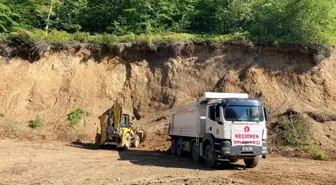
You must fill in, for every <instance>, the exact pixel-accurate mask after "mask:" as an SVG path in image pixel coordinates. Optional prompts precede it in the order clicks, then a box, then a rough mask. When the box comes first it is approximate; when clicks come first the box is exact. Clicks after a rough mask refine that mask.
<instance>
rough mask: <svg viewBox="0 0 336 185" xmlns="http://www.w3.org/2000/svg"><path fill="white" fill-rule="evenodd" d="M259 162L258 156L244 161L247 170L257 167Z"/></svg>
mask: <svg viewBox="0 0 336 185" xmlns="http://www.w3.org/2000/svg"><path fill="white" fill-rule="evenodd" d="M258 162H259V156H256V157H254V158H252V159H244V163H245V165H246V167H247V168H254V167H256V166H257V165H258Z"/></svg>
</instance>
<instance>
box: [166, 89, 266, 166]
mask: <svg viewBox="0 0 336 185" xmlns="http://www.w3.org/2000/svg"><path fill="white" fill-rule="evenodd" d="M267 120H268V113H267V109H266V108H265V107H264V105H263V103H262V101H261V100H260V99H256V98H249V96H248V94H246V93H216V92H205V93H204V95H203V96H202V97H200V98H198V99H197V100H196V101H195V102H193V103H190V104H186V105H183V106H180V107H174V108H172V109H170V111H169V130H168V134H169V136H170V138H171V149H170V150H171V153H172V154H173V155H177V156H182V155H183V154H188V155H189V156H190V157H191V158H192V159H193V160H194V161H196V162H200V161H204V163H205V165H206V166H207V167H210V168H213V167H215V166H216V165H217V164H219V163H220V162H221V161H231V162H237V161H238V160H240V159H242V160H244V163H245V165H246V166H247V167H248V168H254V167H256V166H257V164H258V161H259V158H261V157H263V158H266V155H267V144H266V139H267V129H266V122H267Z"/></svg>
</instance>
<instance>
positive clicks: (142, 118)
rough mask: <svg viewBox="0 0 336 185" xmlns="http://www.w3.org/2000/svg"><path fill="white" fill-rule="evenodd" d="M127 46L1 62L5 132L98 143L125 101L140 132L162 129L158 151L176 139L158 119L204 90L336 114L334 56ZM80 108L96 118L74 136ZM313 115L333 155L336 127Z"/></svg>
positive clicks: (0, 112)
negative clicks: (104, 117) (32, 124)
mask: <svg viewBox="0 0 336 185" xmlns="http://www.w3.org/2000/svg"><path fill="white" fill-rule="evenodd" d="M118 49H119V50H111V51H100V50H92V49H90V48H89V47H82V48H81V47H71V48H70V49H68V50H62V51H58V52H56V51H46V52H44V53H43V55H42V56H41V57H40V58H39V59H38V60H37V61H34V62H29V61H28V60H23V59H21V58H13V59H10V60H7V59H5V58H2V59H1V63H0V71H1V75H0V125H1V129H2V131H3V132H2V133H1V135H2V136H5V137H6V136H7V137H8V136H13V135H16V136H17V137H21V138H31V139H33V138H43V139H67V138H71V135H73V134H75V135H82V136H86V135H87V136H89V137H90V138H91V139H93V138H94V133H95V128H96V127H97V124H98V119H97V116H98V115H100V114H102V113H103V112H104V111H105V110H106V109H107V108H108V107H110V106H111V103H112V102H113V100H115V99H119V100H120V101H121V102H122V103H123V106H124V107H125V108H126V110H128V111H129V112H130V113H133V114H134V115H135V116H136V117H137V118H138V119H139V120H138V121H137V123H136V124H137V125H141V124H142V125H143V126H144V127H146V128H148V129H151V131H150V132H151V133H155V132H160V133H158V134H154V135H153V139H152V140H151V141H152V143H147V146H149V148H152V149H155V148H157V145H158V144H157V143H155V142H153V140H154V138H158V139H159V138H164V139H163V140H167V138H166V136H165V135H164V133H163V131H160V130H163V128H164V127H166V126H167V120H165V119H161V120H160V119H159V120H156V119H157V118H158V117H161V116H165V111H166V110H168V109H169V108H170V107H172V106H174V105H180V104H182V103H186V102H189V101H192V100H194V98H196V97H198V96H200V95H201V94H202V93H203V92H204V91H220V92H247V93H249V94H250V95H251V97H260V98H262V100H263V101H264V103H265V104H266V106H267V107H268V108H269V110H270V112H271V115H273V116H276V115H278V114H281V113H283V112H285V111H286V110H288V109H294V110H296V111H299V112H302V113H307V114H308V113H319V114H320V113H321V112H322V113H326V114H329V115H333V114H335V112H336V73H335V71H336V59H335V56H336V55H335V54H334V53H332V55H331V56H330V57H329V58H327V59H323V60H317V59H316V58H319V55H318V54H316V53H315V52H314V51H313V50H310V49H304V48H290V47H289V48H274V47H266V46H264V47H261V46H259V47H255V48H249V47H245V46H239V45H222V46H221V47H216V48H214V47H209V46H208V45H206V44H204V45H202V44H190V43H189V44H186V45H183V44H182V45H177V46H174V47H173V46H167V45H156V46H150V45H146V46H143V45H136V44H135V45H129V46H127V45H125V46H124V47H121V48H118ZM77 108H81V109H83V110H85V111H87V112H88V114H87V116H85V118H83V119H82V121H81V122H80V123H78V124H77V125H76V126H75V129H69V126H68V125H69V121H68V120H66V119H67V115H68V114H69V113H70V112H71V111H72V110H75V109H77ZM37 115H40V117H41V118H42V120H43V127H42V128H40V129H34V130H33V129H30V128H29V127H28V126H27V125H28V122H29V121H30V120H32V119H34V118H35V117H36V116H37ZM308 115H309V114H308ZM314 118H316V116H315V117H314V116H311V120H310V121H311V123H312V125H313V128H314V131H315V133H316V138H318V140H319V142H320V144H321V145H322V146H323V147H325V148H331V150H334V148H333V147H335V146H336V145H335V143H336V138H335V137H334V135H335V133H336V126H335V125H336V124H335V120H332V119H327V120H324V121H323V122H321V121H320V120H319V119H314ZM140 123H141V124H140ZM161 135H162V137H161ZM161 142H162V139H161V140H160V141H159V143H161ZM166 147H168V145H167V146H166V145H165V148H166Z"/></svg>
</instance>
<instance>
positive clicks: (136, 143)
mask: <svg viewBox="0 0 336 185" xmlns="http://www.w3.org/2000/svg"><path fill="white" fill-rule="evenodd" d="M139 145H140V136H139V135H137V134H136V135H135V136H134V141H133V143H132V147H134V148H138V147H139Z"/></svg>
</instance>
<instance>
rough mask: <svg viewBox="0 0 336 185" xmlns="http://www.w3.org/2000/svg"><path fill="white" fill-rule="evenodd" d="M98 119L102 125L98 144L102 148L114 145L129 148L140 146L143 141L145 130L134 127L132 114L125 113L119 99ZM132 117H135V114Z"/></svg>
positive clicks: (98, 133) (98, 134)
mask: <svg viewBox="0 0 336 185" xmlns="http://www.w3.org/2000/svg"><path fill="white" fill-rule="evenodd" d="M98 119H99V120H100V127H98V128H97V135H96V144H98V145H99V146H100V147H101V148H105V147H106V146H109V145H112V146H116V147H117V148H121V149H124V150H128V149H129V148H130V147H135V148H136V147H138V146H139V145H140V143H141V142H143V139H144V132H143V131H142V130H138V129H133V128H132V123H131V122H130V114H123V110H122V107H121V105H120V103H119V102H118V101H117V100H116V101H115V102H114V104H113V106H112V107H111V108H110V109H108V110H107V111H105V112H104V114H102V115H101V116H99V117H98ZM131 119H132V120H133V119H134V118H133V116H132V118H131Z"/></svg>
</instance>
